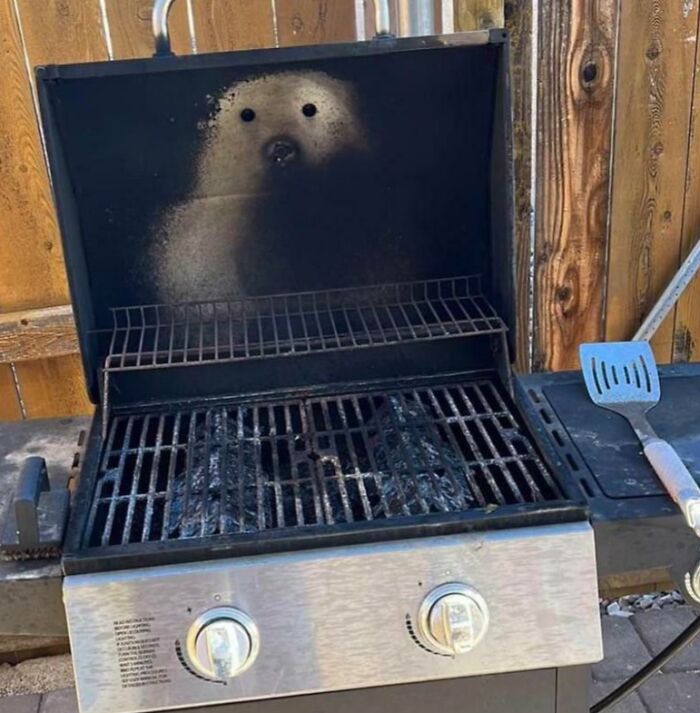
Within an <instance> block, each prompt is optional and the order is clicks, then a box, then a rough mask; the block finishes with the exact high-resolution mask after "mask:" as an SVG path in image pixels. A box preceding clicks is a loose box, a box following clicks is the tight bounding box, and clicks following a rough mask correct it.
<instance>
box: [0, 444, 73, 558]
mask: <svg viewBox="0 0 700 713" xmlns="http://www.w3.org/2000/svg"><path fill="white" fill-rule="evenodd" d="M68 500H69V496H68V491H67V490H65V489H63V490H61V489H55V490H52V489H51V486H50V484H49V476H48V472H47V470H46V461H45V460H44V459H43V458H40V457H38V456H31V457H29V458H27V459H26V460H25V461H24V464H23V466H22V470H21V472H20V476H19V483H18V485H17V490H16V491H15V494H14V497H13V498H12V502H11V503H10V507H9V509H8V512H7V515H6V518H5V528H4V531H3V534H2V541H1V542H0V554H1V555H2V556H3V557H4V558H6V559H15V560H25V559H50V558H52V557H58V556H59V555H60V554H61V543H62V542H63V531H64V529H65V526H66V519H67V516H68Z"/></svg>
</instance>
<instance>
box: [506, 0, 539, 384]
mask: <svg viewBox="0 0 700 713" xmlns="http://www.w3.org/2000/svg"><path fill="white" fill-rule="evenodd" d="M504 19H505V24H506V28H507V29H508V32H509V33H510V45H511V101H512V106H513V158H514V164H515V165H514V170H515V176H514V178H515V181H514V183H515V196H514V197H515V201H514V203H515V262H516V283H515V289H516V304H517V337H518V339H517V345H516V348H517V351H516V368H517V370H518V371H520V372H528V371H529V370H530V366H531V364H530V361H531V357H532V351H531V350H532V341H531V335H530V330H531V327H532V325H531V324H530V309H531V307H532V280H531V263H532V259H533V255H532V239H531V238H532V220H533V215H534V208H533V205H532V200H533V196H532V190H531V188H532V187H531V182H532V178H531V172H532V160H531V159H532V149H531V144H532V134H531V131H532V53H533V32H532V25H533V8H532V0H508V1H507V2H506V3H505V5H504Z"/></svg>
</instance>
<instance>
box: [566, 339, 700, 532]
mask: <svg viewBox="0 0 700 713" xmlns="http://www.w3.org/2000/svg"><path fill="white" fill-rule="evenodd" d="M580 357H581V368H582V370H583V377H584V380H585V382H586V388H587V389H588V393H589V395H590V397H591V399H592V400H593V402H594V403H595V404H596V405H597V406H601V407H602V408H606V409H608V410H609V411H613V412H614V413H617V414H619V415H620V416H623V417H624V418H626V419H627V420H628V421H629V423H630V425H631V426H632V429H633V430H634V432H635V434H636V435H637V437H638V438H639V440H640V441H641V443H642V446H643V448H644V455H645V456H646V457H647V459H648V460H649V462H650V463H651V465H652V467H653V468H654V470H655V471H656V474H657V475H658V476H659V479H660V480H661V482H662V483H663V484H664V487H665V488H666V490H667V491H668V493H669V495H670V496H671V497H672V498H673V500H674V501H675V502H676V503H677V505H678V507H680V509H681V511H682V513H683V516H684V517H685V520H686V522H687V523H688V526H689V527H691V528H692V529H694V530H695V533H696V534H697V535H698V537H700V487H698V485H697V483H696V482H695V479H694V478H693V476H692V475H691V474H690V473H689V472H688V469H687V468H686V467H685V465H684V463H683V461H682V460H681V459H680V457H679V456H678V454H677V453H676V451H675V450H674V448H673V446H671V445H670V444H669V443H668V442H667V441H664V440H663V439H662V438H659V437H658V436H657V435H656V432H655V431H654V429H653V428H652V427H651V424H650V423H649V421H648V419H647V417H646V414H647V412H648V411H650V410H651V409H652V408H654V406H656V405H657V404H658V403H659V399H660V397H661V389H660V386H659V375H658V372H657V369H656V362H655V360H654V354H653V352H652V351H651V347H650V346H649V344H648V343H647V342H609V343H603V342H600V343H593V344H582V345H581V347H580Z"/></svg>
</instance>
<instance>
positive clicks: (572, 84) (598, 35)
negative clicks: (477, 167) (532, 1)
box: [533, 0, 636, 369]
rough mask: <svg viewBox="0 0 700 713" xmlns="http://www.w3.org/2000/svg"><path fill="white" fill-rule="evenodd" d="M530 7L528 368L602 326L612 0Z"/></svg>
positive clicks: (567, 354)
mask: <svg viewBox="0 0 700 713" xmlns="http://www.w3.org/2000/svg"><path fill="white" fill-rule="evenodd" d="M635 5H636V4H635ZM539 12H540V14H539V32H538V38H539V51H538V97H537V102H538V109H537V113H538V118H537V122H538V141H537V157H536V161H537V183H536V201H537V205H536V222H535V251H536V265H535V274H536V285H535V319H536V324H535V334H534V338H535V344H534V364H533V366H534V367H535V368H545V369H568V368H576V367H577V366H578V345H579V343H580V342H582V341H595V340H597V339H599V338H600V337H601V336H602V334H603V292H604V283H605V261H606V243H607V240H606V238H607V218H608V203H609V200H608V199H609V189H610V151H611V126H612V113H613V87H614V64H615V37H616V26H617V0H561V1H560V0H541V2H540V8H539Z"/></svg>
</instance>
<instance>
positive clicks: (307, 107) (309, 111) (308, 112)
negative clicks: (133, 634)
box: [301, 104, 318, 118]
mask: <svg viewBox="0 0 700 713" xmlns="http://www.w3.org/2000/svg"><path fill="white" fill-rule="evenodd" d="M317 111H318V109H317V108H316V105H315V104H304V106H303V107H301V113H302V114H303V115H304V116H308V117H309V118H311V117H312V116H316V112H317Z"/></svg>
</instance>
